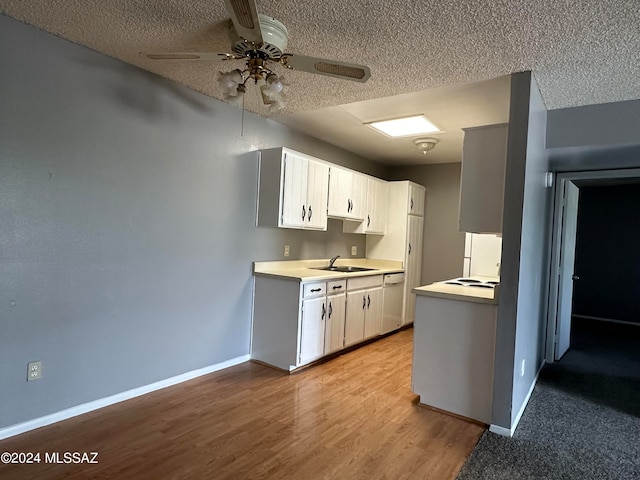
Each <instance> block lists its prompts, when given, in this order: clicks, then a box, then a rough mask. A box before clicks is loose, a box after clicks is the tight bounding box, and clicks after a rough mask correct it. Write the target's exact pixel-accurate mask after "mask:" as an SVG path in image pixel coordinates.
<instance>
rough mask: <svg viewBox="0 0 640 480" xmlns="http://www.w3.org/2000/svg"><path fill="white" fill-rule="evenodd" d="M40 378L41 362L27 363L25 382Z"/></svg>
mask: <svg viewBox="0 0 640 480" xmlns="http://www.w3.org/2000/svg"><path fill="white" fill-rule="evenodd" d="M41 378H42V361H41V360H38V361H37V362H29V363H28V364H27V382H31V381H33V380H40V379H41Z"/></svg>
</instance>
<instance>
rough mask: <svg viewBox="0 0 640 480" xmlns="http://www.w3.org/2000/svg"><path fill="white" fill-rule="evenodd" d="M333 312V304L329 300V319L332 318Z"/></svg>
mask: <svg viewBox="0 0 640 480" xmlns="http://www.w3.org/2000/svg"><path fill="white" fill-rule="evenodd" d="M332 313H333V306H332V305H331V302H329V319H331V314H332Z"/></svg>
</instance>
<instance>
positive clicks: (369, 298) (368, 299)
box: [367, 295, 371, 308]
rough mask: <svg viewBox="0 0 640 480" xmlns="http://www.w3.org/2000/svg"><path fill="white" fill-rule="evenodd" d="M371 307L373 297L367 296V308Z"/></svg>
mask: <svg viewBox="0 0 640 480" xmlns="http://www.w3.org/2000/svg"><path fill="white" fill-rule="evenodd" d="M370 307H371V297H370V296H369V295H367V308H370Z"/></svg>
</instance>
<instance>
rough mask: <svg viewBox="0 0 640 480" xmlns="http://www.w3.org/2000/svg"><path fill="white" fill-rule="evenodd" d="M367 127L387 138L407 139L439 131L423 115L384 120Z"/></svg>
mask: <svg viewBox="0 0 640 480" xmlns="http://www.w3.org/2000/svg"><path fill="white" fill-rule="evenodd" d="M367 125H369V126H371V127H373V128H375V129H376V130H378V131H379V132H382V133H384V134H385V135H388V136H389V137H408V136H410V135H421V134H423V133H437V132H440V131H441V130H440V129H439V128H438V127H437V126H436V125H434V124H433V123H432V122H430V121H429V120H428V119H427V117H425V116H424V115H416V116H413V117H405V118H397V119H395V120H385V121H382V122H371V123H368V124H367Z"/></svg>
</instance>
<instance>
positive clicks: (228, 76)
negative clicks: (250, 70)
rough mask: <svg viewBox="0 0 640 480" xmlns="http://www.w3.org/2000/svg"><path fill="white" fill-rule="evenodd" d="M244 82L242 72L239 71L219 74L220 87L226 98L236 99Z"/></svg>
mask: <svg viewBox="0 0 640 480" xmlns="http://www.w3.org/2000/svg"><path fill="white" fill-rule="evenodd" d="M243 81H244V79H243V76H242V72H241V71H240V70H238V69H235V70H232V71H231V72H219V73H218V86H219V87H220V89H221V90H222V94H223V95H224V96H225V97H235V96H236V95H237V94H238V86H239V85H241V84H242V83H243Z"/></svg>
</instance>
